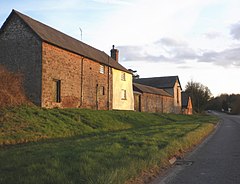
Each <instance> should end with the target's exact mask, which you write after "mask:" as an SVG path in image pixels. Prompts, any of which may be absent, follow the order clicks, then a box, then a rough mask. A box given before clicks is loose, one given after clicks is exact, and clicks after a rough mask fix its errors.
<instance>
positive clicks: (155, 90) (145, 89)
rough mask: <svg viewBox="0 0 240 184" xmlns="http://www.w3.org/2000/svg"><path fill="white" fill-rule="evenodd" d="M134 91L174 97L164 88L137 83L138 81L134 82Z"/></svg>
mask: <svg viewBox="0 0 240 184" xmlns="http://www.w3.org/2000/svg"><path fill="white" fill-rule="evenodd" d="M133 91H137V92H142V93H151V94H157V95H162V96H169V97H172V96H171V95H170V94H169V93H167V92H166V91H164V90H163V89H158V88H154V87H151V86H146V85H143V84H137V83H133Z"/></svg>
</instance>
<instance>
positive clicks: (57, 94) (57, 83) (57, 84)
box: [53, 79, 61, 103]
mask: <svg viewBox="0 0 240 184" xmlns="http://www.w3.org/2000/svg"><path fill="white" fill-rule="evenodd" d="M53 87H54V91H53V95H54V99H53V100H54V101H55V102H57V103H60V102H61V80H56V79H54V80H53Z"/></svg>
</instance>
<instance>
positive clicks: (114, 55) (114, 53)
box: [111, 45, 119, 62]
mask: <svg viewBox="0 0 240 184" xmlns="http://www.w3.org/2000/svg"><path fill="white" fill-rule="evenodd" d="M118 55H119V51H118V50H117V49H115V48H114V45H113V48H112V49H111V58H113V59H114V60H115V61H117V62H118Z"/></svg>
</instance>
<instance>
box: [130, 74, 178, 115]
mask: <svg viewBox="0 0 240 184" xmlns="http://www.w3.org/2000/svg"><path fill="white" fill-rule="evenodd" d="M134 83H138V84H143V85H146V86H151V87H154V88H158V89H163V90H164V91H165V92H167V93H168V94H170V95H171V96H172V97H173V101H174V102H173V106H172V109H173V113H176V114H181V113H182V101H181V91H182V87H181V84H180V81H179V78H178V76H168V77H152V78H140V79H134Z"/></svg>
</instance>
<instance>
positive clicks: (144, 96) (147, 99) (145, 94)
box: [133, 83, 174, 113]
mask: <svg viewBox="0 0 240 184" xmlns="http://www.w3.org/2000/svg"><path fill="white" fill-rule="evenodd" d="M133 93H134V110H136V111H140V112H158V113H172V112H173V103H174V99H173V97H172V96H171V95H170V94H168V93H167V92H166V91H164V90H162V89H158V88H154V87H151V86H146V85H143V84H138V83H133Z"/></svg>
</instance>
